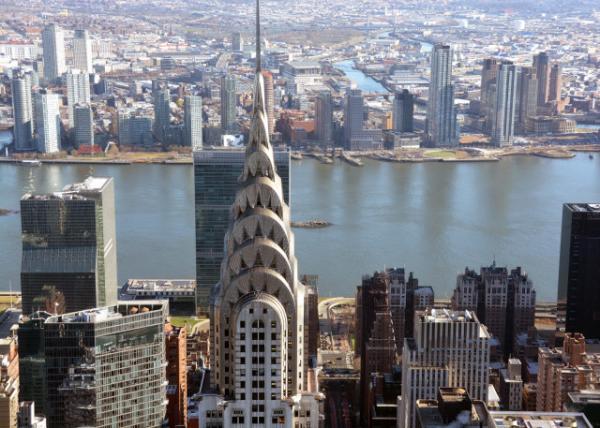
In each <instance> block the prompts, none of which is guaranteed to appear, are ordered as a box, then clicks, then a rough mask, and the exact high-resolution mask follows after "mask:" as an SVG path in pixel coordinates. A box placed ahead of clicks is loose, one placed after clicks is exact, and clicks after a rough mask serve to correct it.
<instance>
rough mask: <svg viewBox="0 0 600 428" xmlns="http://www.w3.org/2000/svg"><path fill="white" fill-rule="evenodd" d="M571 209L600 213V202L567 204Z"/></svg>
mask: <svg viewBox="0 0 600 428" xmlns="http://www.w3.org/2000/svg"><path fill="white" fill-rule="evenodd" d="M565 205H566V206H567V207H569V209H570V210H571V211H574V212H580V213H583V212H588V213H600V203H591V204H590V203H577V204H565Z"/></svg>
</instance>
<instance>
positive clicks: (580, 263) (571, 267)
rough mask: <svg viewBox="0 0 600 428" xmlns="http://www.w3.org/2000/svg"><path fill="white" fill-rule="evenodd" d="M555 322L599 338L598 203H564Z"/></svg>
mask: <svg viewBox="0 0 600 428" xmlns="http://www.w3.org/2000/svg"><path fill="white" fill-rule="evenodd" d="M558 309H559V314H558V325H559V328H560V326H561V325H562V324H563V322H564V328H565V332H569V333H574V332H577V333H582V334H583V335H584V336H585V337H586V338H587V339H600V204H564V205H563V220H562V236H561V244H560V267H559V273H558Z"/></svg>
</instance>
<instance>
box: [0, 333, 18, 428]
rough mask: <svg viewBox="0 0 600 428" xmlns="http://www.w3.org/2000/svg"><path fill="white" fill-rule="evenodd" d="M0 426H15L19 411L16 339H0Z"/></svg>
mask: <svg viewBox="0 0 600 428" xmlns="http://www.w3.org/2000/svg"><path fill="white" fill-rule="evenodd" d="M0 361H2V364H1V365H0V428H17V414H18V413H19V353H18V351H17V339H16V338H15V337H7V338H2V339H0Z"/></svg>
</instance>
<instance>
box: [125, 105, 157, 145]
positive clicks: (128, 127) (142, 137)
mask: <svg viewBox="0 0 600 428" xmlns="http://www.w3.org/2000/svg"><path fill="white" fill-rule="evenodd" d="M117 124H118V125H117V127H118V129H117V132H118V135H119V143H120V144H123V145H150V144H152V143H153V142H154V138H153V136H152V129H153V124H154V120H153V119H152V117H151V116H149V115H148V114H146V113H144V112H140V111H134V110H129V109H120V110H119V112H118V114H117Z"/></svg>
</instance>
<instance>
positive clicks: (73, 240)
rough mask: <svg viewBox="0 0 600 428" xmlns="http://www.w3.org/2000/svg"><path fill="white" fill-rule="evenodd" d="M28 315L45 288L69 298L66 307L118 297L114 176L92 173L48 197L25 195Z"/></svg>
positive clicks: (24, 281)
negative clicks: (105, 176)
mask: <svg viewBox="0 0 600 428" xmlns="http://www.w3.org/2000/svg"><path fill="white" fill-rule="evenodd" d="M21 224H22V244H23V254H22V266H21V293H22V299H23V313H25V314H30V313H32V312H33V311H35V310H37V308H35V307H34V299H35V298H36V297H39V296H40V295H42V293H43V288H44V286H54V287H55V288H56V290H57V291H60V292H61V293H63V295H64V297H65V308H66V311H67V312H69V311H77V310H82V309H89V308H94V307H98V306H104V305H107V304H112V303H114V302H116V300H117V288H118V286H117V258H116V256H117V244H116V232H115V207H114V187H113V181H112V179H111V178H94V177H89V178H87V179H86V180H85V181H84V182H83V183H78V184H73V185H70V186H67V187H66V188H65V189H64V190H63V191H62V192H57V193H52V194H48V195H32V194H26V195H25V196H23V198H22V199H21Z"/></svg>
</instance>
